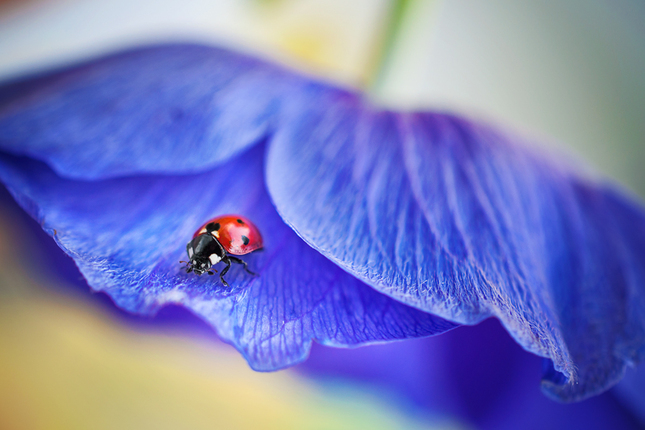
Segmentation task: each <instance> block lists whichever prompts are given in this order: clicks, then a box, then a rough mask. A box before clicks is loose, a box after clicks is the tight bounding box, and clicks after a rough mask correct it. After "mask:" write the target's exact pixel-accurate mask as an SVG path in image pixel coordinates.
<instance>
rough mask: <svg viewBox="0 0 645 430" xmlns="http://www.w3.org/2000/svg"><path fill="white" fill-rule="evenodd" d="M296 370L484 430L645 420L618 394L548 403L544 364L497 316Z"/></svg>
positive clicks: (321, 358)
mask: <svg viewBox="0 0 645 430" xmlns="http://www.w3.org/2000/svg"><path fill="white" fill-rule="evenodd" d="M473 363H476V365H474V364H473ZM297 369H298V370H300V371H301V372H303V373H305V374H307V375H309V376H310V377H314V378H315V379H316V380H320V381H321V382H323V383H325V384H334V383H343V382H345V383H346V382H347V381H351V382H353V383H354V384H357V385H358V386H359V387H360V386H361V385H363V386H364V388H365V389H366V390H369V391H370V392H372V393H375V394H379V393H382V394H384V395H387V398H388V400H389V401H390V402H393V401H397V400H398V401H399V402H400V403H403V404H404V406H406V407H407V408H406V409H407V410H412V411H415V409H416V410H418V411H419V412H421V413H424V414H436V415H439V416H448V417H450V416H453V417H459V419H460V421H461V422H465V423H467V424H468V428H475V429H479V430H517V429H549V430H570V429H585V430H606V429H621V430H627V429H634V430H636V429H642V428H643V424H644V423H645V421H642V422H639V421H638V420H637V415H633V414H632V413H630V411H627V410H626V409H625V408H624V407H623V405H621V404H620V402H619V401H618V400H617V399H616V398H615V396H614V394H615V393H614V390H610V391H609V392H605V393H603V394H602V395H599V396H596V397H593V398H591V399H587V400H585V401H583V402H579V403H572V404H560V403H557V402H553V401H551V400H549V399H547V398H546V397H545V396H543V395H542V394H541V393H540V391H539V390H537V389H536V383H537V381H539V379H540V359H539V358H538V357H536V356H535V355H533V354H529V353H527V352H526V351H523V350H522V348H521V347H519V346H518V345H517V344H516V343H515V342H513V340H512V339H511V338H510V337H509V336H508V335H507V333H506V332H505V331H504V329H503V328H502V327H501V325H500V324H499V323H498V322H497V321H495V320H494V319H488V320H486V321H483V322H482V323H481V324H479V325H477V326H473V327H461V328H458V329H457V330H452V331H451V332H450V333H446V334H445V335H442V336H436V337H432V338H427V339H417V340H411V341H407V342H396V343H390V344H386V345H374V346H368V347H365V348H354V349H335V348H323V347H316V346H314V347H313V348H312V351H311V355H310V357H309V359H308V360H307V361H306V362H305V363H302V364H301V365H299V366H298V367H297ZM628 380H629V375H628V376H626V377H625V379H624V380H623V381H622V382H621V383H620V384H619V385H618V387H620V386H621V385H623V384H624V383H625V382H627V381H628ZM634 406H637V405H634ZM632 411H635V412H637V413H639V412H640V411H638V410H637V409H636V410H634V409H632ZM641 411H642V408H641Z"/></svg>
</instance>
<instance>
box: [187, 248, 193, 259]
mask: <svg viewBox="0 0 645 430" xmlns="http://www.w3.org/2000/svg"><path fill="white" fill-rule="evenodd" d="M194 253H195V252H194V251H193V247H192V246H191V247H190V248H188V258H193V254H194Z"/></svg>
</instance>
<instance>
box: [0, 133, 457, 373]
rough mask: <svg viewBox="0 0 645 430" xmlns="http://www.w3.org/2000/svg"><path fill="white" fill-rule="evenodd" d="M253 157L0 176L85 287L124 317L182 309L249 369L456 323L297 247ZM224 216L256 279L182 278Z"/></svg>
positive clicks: (27, 164)
mask: <svg viewBox="0 0 645 430" xmlns="http://www.w3.org/2000/svg"><path fill="white" fill-rule="evenodd" d="M263 159H264V145H258V146H257V147H256V148H253V149H251V150H250V151H247V152H245V153H243V154H241V155H240V156H238V157H237V158H234V159H232V160H229V162H228V163H226V164H225V165H224V166H222V167H219V168H216V169H213V170H211V171H208V172H205V173H203V174H199V175H187V176H139V177H127V178H118V179H109V180H103V181H77V180H69V179H63V178H60V177H59V176H57V175H56V174H55V173H54V172H53V171H52V170H51V169H49V168H48V167H47V166H45V165H44V164H42V163H40V162H37V161H33V160H29V159H24V158H16V157H13V156H6V155H5V156H0V177H1V179H2V180H3V181H4V182H5V184H6V185H7V188H8V189H9V191H10V192H11V193H12V194H13V195H14V197H15V198H16V199H17V201H18V202H19V203H20V204H21V206H23V208H25V209H26V210H27V211H28V212H30V213H31V214H32V215H33V216H34V217H35V218H36V219H37V220H38V221H39V222H40V223H41V224H42V226H43V228H44V229H45V230H46V231H47V232H49V233H50V234H51V235H52V236H54V238H55V239H56V241H57V242H58V244H59V245H60V246H61V247H62V248H63V249H64V250H65V251H66V252H67V253H68V254H69V255H70V256H72V258H74V260H75V261H76V264H77V265H78V266H79V269H80V270H81V272H82V273H83V275H84V276H85V277H86V279H87V280H88V283H89V284H90V286H91V287H92V288H94V289H96V290H100V291H103V292H105V293H106V294H108V295H109V296H110V297H111V298H112V299H113V300H114V301H115V302H116V304H117V305H118V306H120V307H122V308H124V309H126V310H128V311H130V312H134V313H142V314H152V313H155V312H157V311H158V310H159V309H160V308H161V307H162V306H164V305H167V304H180V305H182V306H185V307H187V308H188V309H190V310H191V311H192V312H194V313H195V314H197V315H199V316H200V317H202V318H204V319H205V320H206V321H208V322H209V323H210V324H212V325H213V326H214V327H215V328H216V330H217V332H218V333H219V335H220V336H221V337H222V338H223V339H224V340H226V341H227V342H230V343H231V344H233V345H234V346H235V347H236V348H238V349H239V350H240V351H241V352H242V353H243V354H244V356H245V357H246V358H247V360H248V361H249V364H250V365H251V366H252V367H253V368H254V369H256V370H275V369H278V368H281V367H285V366H288V365H291V364H294V363H297V362H299V361H302V360H303V359H304V358H305V357H306V356H307V354H308V351H309V348H310V346H311V342H312V339H315V340H317V341H319V342H321V343H324V344H328V345H338V346H351V345H359V344H365V343H371V342H378V341H385V340H393V339H404V338H410V337H419V336H428V335H432V334H437V333H441V332H444V331H446V330H449V329H451V328H453V327H454V326H455V324H453V323H450V322H447V321H444V320H442V319H440V318H438V317H435V316H433V315H430V314H427V313H424V312H421V311H418V310H416V309H413V308H410V307H408V306H405V305H403V304H401V303H398V302H396V301H394V300H392V299H391V298H389V297H387V296H384V295H382V294H380V293H378V292H376V291H375V290H373V289H372V288H371V287H369V286H367V285H365V284H364V283H362V282H361V281H359V280H357V279H356V278H354V277H353V276H351V275H349V274H347V273H346V272H344V271H343V270H341V269H340V268H338V267H337V266H336V265H334V264H333V263H332V262H330V261H329V260H327V259H326V258H325V257H323V256H322V255H321V254H319V253H318V252H317V251H315V250H313V249H311V248H310V247H309V246H308V245H306V244H305V243H304V242H303V241H302V240H301V239H300V238H298V237H297V236H296V235H295V234H294V233H293V231H292V230H291V229H289V228H288V227H287V226H286V225H285V224H284V222H283V221H282V220H281V218H280V217H279V216H278V214H277V213H276V211H275V209H274V208H273V206H272V204H271V202H270V201H269V197H268V195H267V193H266V190H265V185H264V179H263ZM223 213H239V214H241V215H244V216H247V217H248V218H250V219H251V220H253V221H254V222H255V223H256V224H257V225H258V227H259V228H260V230H261V231H262V234H263V236H264V242H265V249H264V250H263V251H260V252H255V253H253V254H250V255H248V256H245V260H246V261H247V262H248V263H249V266H250V267H251V268H252V269H253V270H254V271H256V272H257V273H258V274H259V276H257V277H252V276H250V275H248V274H247V273H245V272H244V271H243V270H241V268H240V267H239V266H237V267H233V268H232V269H231V271H230V272H229V274H228V275H227V281H228V282H229V284H230V285H231V286H232V287H231V288H230V289H229V288H225V287H223V286H222V284H221V283H220V282H219V280H218V277H217V276H207V275H203V276H201V277H200V276H197V275H195V274H193V273H190V274H187V273H185V272H184V271H183V269H182V266H183V265H182V264H180V263H179V260H181V259H185V258H186V255H185V253H186V251H185V246H186V242H187V241H188V239H189V238H190V237H191V235H192V233H193V232H194V230H195V229H196V228H197V227H199V226H200V225H201V224H202V223H203V222H204V221H205V220H207V219H208V218H210V217H212V216H214V215H218V214H223ZM219 269H221V267H220V268H219Z"/></svg>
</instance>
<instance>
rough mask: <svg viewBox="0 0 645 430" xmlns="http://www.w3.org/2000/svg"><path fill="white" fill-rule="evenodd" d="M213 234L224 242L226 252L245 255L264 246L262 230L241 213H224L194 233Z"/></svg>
mask: <svg viewBox="0 0 645 430" xmlns="http://www.w3.org/2000/svg"><path fill="white" fill-rule="evenodd" d="M204 233H208V234H211V235H212V236H213V237H215V239H217V240H218V241H219V243H221V244H222V246H223V247H224V249H225V250H226V252H228V253H229V254H233V255H245V254H248V253H250V252H253V251H255V250H258V249H260V248H262V246H263V243H262V235H261V234H260V230H258V228H257V227H256V226H255V224H253V223H252V222H251V221H249V220H248V219H247V218H244V217H243V216H240V215H222V216H218V217H215V218H213V219H211V220H210V221H208V222H206V223H205V224H204V225H202V226H201V227H200V228H199V229H198V230H197V231H196V232H195V234H194V235H193V237H196V236H199V235H200V234H204Z"/></svg>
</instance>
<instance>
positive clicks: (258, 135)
mask: <svg viewBox="0 0 645 430" xmlns="http://www.w3.org/2000/svg"><path fill="white" fill-rule="evenodd" d="M304 82H308V81H306V80H305V79H304V78H302V77H299V76H297V75H294V74H291V73H289V72H288V71H286V70H284V69H282V68H280V67H277V66H273V65H270V64H267V63H265V62H263V61H260V60H256V59H253V58H250V57H246V56H244V55H241V54H237V53H233V52H230V51H227V50H224V49H220V48H213V47H206V46H199V45H160V46H152V47H145V48H140V49H134V50H131V51H126V52H121V53H117V54H113V55H110V56H107V57H102V58H100V59H98V60H93V61H90V62H87V63H84V64H81V65H78V66H74V67H69V68H65V69H63V70H60V71H58V72H54V73H47V74H44V75H41V76H36V77H32V78H28V79H24V80H22V81H17V82H10V83H5V84H4V85H3V86H2V87H0V149H2V150H5V151H9V152H12V153H14V154H21V155H28V156H30V157H33V158H36V159H40V160H43V161H46V162H47V163H48V164H50V166H52V167H53V169H54V170H55V171H56V172H57V173H58V174H59V175H64V176H65V177H72V178H86V179H88V178H106V177H116V176H123V175H129V174H137V173H142V172H162V173H164V172H169V173H170V172H176V173H181V172H185V173H193V172H195V171H199V170H204V169H207V168H209V167H211V166H213V165H215V164H217V163H219V162H222V161H223V160H226V159H228V158H230V157H231V156H233V155H235V154H238V153H240V152H241V151H243V150H244V149H245V148H247V147H249V146H250V145H253V144H255V143H257V142H258V141H259V140H261V139H262V138H263V137H264V136H265V134H266V133H267V129H268V127H269V126H270V123H271V122H272V121H273V117H274V115H275V113H276V112H278V110H279V109H278V105H279V104H280V103H281V100H282V99H283V98H284V96H285V94H289V93H290V92H292V91H294V88H298V87H299V86H300V85H302V84H303V83H304Z"/></svg>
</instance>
